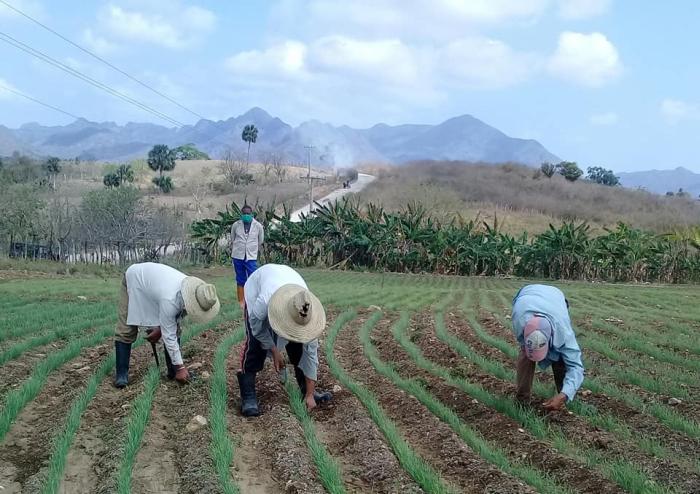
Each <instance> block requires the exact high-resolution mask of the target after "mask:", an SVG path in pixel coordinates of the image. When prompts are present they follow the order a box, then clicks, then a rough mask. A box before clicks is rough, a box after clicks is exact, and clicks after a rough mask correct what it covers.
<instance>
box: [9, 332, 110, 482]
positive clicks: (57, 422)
mask: <svg viewBox="0 0 700 494" xmlns="http://www.w3.org/2000/svg"><path fill="white" fill-rule="evenodd" d="M108 354H109V345H107V344H101V345H98V346H95V347H90V348H85V349H83V351H82V352H80V354H79V356H78V357H77V358H76V359H73V360H71V361H70V362H67V363H66V364H65V365H63V366H61V367H59V368H58V369H56V370H55V371H54V372H52V373H51V374H50V375H49V377H48V379H47V381H46V384H45V385H44V387H43V388H42V389H41V392H40V393H39V394H38V396H37V397H36V398H35V399H34V400H32V401H31V402H30V403H28V404H27V406H26V407H25V408H24V409H23V410H22V411H21V412H20V414H19V415H18V416H17V418H16V419H15V421H14V423H13V424H12V427H11V428H10V430H9V431H8V433H7V435H6V436H5V438H4V440H3V442H2V445H1V447H0V465H1V467H0V485H2V486H3V487H4V489H3V490H2V492H3V494H8V493H10V492H23V493H26V492H38V491H39V489H40V487H41V482H42V480H43V475H44V474H45V472H46V468H47V466H48V459H49V457H50V454H51V444H52V439H53V437H54V435H55V434H56V432H57V431H59V430H60V428H61V427H62V426H63V423H64V422H63V421H64V417H65V416H66V415H67V414H68V410H69V409H70V406H71V403H72V402H73V399H74V398H75V397H76V396H77V395H78V394H79V393H80V392H81V391H82V389H83V388H84V387H85V385H86V383H87V381H88V379H89V378H90V376H91V375H92V372H94V370H95V369H96V368H97V367H98V366H99V365H100V363H101V362H102V361H103V360H104V359H105V358H106V357H107V356H108Z"/></svg>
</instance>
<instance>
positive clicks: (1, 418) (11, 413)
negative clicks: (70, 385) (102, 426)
mask: <svg viewBox="0 0 700 494" xmlns="http://www.w3.org/2000/svg"><path fill="white" fill-rule="evenodd" d="M113 333H114V328H113V327H112V326H105V327H103V328H102V329H101V330H99V331H96V332H95V333H93V334H90V335H88V336H85V337H83V338H79V339H76V340H73V341H71V342H70V343H68V344H67V345H66V346H65V347H64V348H63V349H61V350H59V351H58V352H55V353H51V354H50V355H48V356H47V357H46V358H45V359H44V360H42V361H40V362H39V363H38V364H37V365H36V367H35V368H34V371H33V372H32V374H31V376H30V377H29V378H28V379H27V380H26V381H24V383H22V385H21V386H19V387H18V388H16V389H13V390H12V391H10V392H9V393H7V395H6V396H5V402H4V403H3V407H2V410H1V411H0V441H2V440H3V438H4V437H5V434H7V431H9V430H10V426H11V425H12V423H13V422H14V420H15V418H17V415H18V414H19V413H20V412H21V411H22V409H23V408H24V407H25V406H26V404H27V403H29V402H30V401H31V400H33V399H34V398H36V396H37V395H38V394H39V393H40V392H41V388H43V387H44V384H45V383H46V380H47V379H48V377H49V374H50V373H51V372H53V371H54V370H56V369H57V368H58V367H60V366H61V365H63V364H65V363H66V362H68V361H69V360H71V359H74V358H75V357H77V356H78V355H79V354H80V352H81V351H82V350H83V349H84V348H87V347H91V346H95V345H97V344H99V343H101V342H102V341H103V340H104V339H105V338H107V337H108V336H110V335H112V334H113Z"/></svg>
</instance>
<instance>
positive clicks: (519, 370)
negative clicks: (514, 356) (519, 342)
mask: <svg viewBox="0 0 700 494" xmlns="http://www.w3.org/2000/svg"><path fill="white" fill-rule="evenodd" d="M536 365H537V364H536V363H535V362H533V361H532V360H530V359H528V358H527V356H526V355H525V350H524V349H523V348H521V349H520V355H518V360H517V362H516V364H515V369H516V378H515V379H516V386H517V388H518V389H517V392H516V398H517V399H518V401H524V402H527V401H529V400H530V393H531V391H532V381H533V380H534V379H535V366H536ZM552 374H554V384H555V385H556V387H557V393H561V388H562V387H563V386H564V376H566V365H565V364H564V361H563V360H559V361H558V362H552Z"/></svg>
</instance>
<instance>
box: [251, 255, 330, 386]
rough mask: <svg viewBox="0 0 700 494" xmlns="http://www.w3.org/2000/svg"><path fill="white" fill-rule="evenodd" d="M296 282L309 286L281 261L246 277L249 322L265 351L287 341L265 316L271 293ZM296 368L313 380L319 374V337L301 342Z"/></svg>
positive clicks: (280, 348) (280, 347)
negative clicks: (297, 366)
mask: <svg viewBox="0 0 700 494" xmlns="http://www.w3.org/2000/svg"><path fill="white" fill-rule="evenodd" d="M288 284H293V285H299V286H301V287H303V288H308V287H307V286H306V282H305V281H304V278H302V277H301V275H300V274H299V273H297V272H296V271H295V270H294V269H292V268H290V267H289V266H284V265H282V264H265V265H264V266H262V267H259V268H258V269H257V270H255V271H254V272H253V274H251V275H250V276H249V277H248V281H247V282H246V284H245V288H244V293H245V303H246V307H247V310H248V324H249V325H250V330H251V332H252V333H253V336H254V337H255V339H257V340H258V341H259V342H260V346H262V347H263V349H265V350H269V349H271V348H272V347H273V346H275V337H276V340H277V343H276V346H277V348H278V349H279V350H282V349H284V348H285V347H286V346H287V343H288V341H287V340H286V339H284V338H282V337H281V336H279V335H277V334H273V329H272V327H270V321H269V319H268V317H267V307H268V305H269V303H270V299H271V298H272V295H273V294H274V293H275V291H277V289H278V288H280V287H282V286H284V285H288ZM302 349H303V351H302V355H301V360H300V361H299V368H300V369H301V370H302V371H303V372H304V375H305V376H306V377H308V378H309V379H311V380H313V381H316V380H317V376H318V339H315V340H311V341H309V342H308V343H304V344H303V348H302Z"/></svg>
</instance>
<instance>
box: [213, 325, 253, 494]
mask: <svg viewBox="0 0 700 494" xmlns="http://www.w3.org/2000/svg"><path fill="white" fill-rule="evenodd" d="M244 335H245V333H244V331H243V328H238V329H237V330H236V331H235V332H233V333H231V334H230V335H228V336H227V337H226V338H224V340H223V341H222V342H221V343H219V346H218V347H217V348H216V353H215V354H214V374H213V375H212V377H211V388H210V390H209V401H210V405H209V420H210V423H211V445H210V448H211V456H212V460H213V462H214V469H215V470H216V475H217V476H218V477H219V487H221V491H222V492H223V493H224V494H238V492H239V489H238V486H237V485H236V484H235V483H234V482H233V481H232V479H231V466H232V465H233V452H234V445H233V441H231V438H230V437H229V433H228V420H227V419H226V413H227V408H228V389H227V385H226V360H227V359H228V358H229V353H230V352H231V347H233V345H236V344H238V343H240V342H241V340H242V339H243V337H244Z"/></svg>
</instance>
